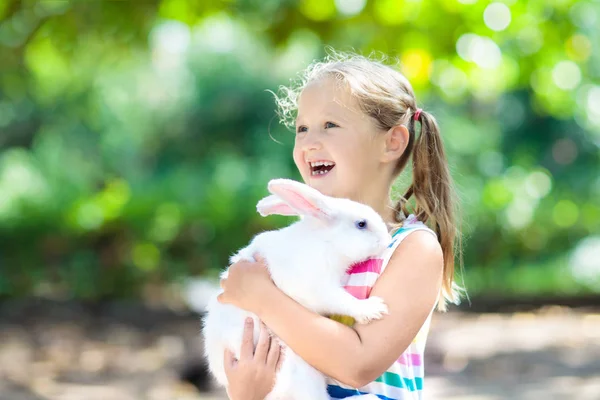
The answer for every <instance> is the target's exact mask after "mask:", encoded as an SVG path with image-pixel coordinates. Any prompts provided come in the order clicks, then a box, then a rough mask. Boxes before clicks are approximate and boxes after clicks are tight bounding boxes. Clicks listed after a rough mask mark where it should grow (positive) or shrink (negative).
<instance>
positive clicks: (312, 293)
mask: <svg viewBox="0 0 600 400" xmlns="http://www.w3.org/2000/svg"><path fill="white" fill-rule="evenodd" d="M268 189H269V192H271V193H272V195H271V196H268V197H265V198H264V199H262V200H261V201H260V202H259V203H258V204H257V210H258V211H259V213H260V214H261V215H262V216H266V215H270V214H278V215H299V216H300V217H301V219H300V221H297V222H295V223H294V224H292V225H290V226H288V227H285V228H282V229H279V230H274V231H267V232H263V233H261V234H259V235H257V236H256V237H254V239H253V240H252V242H251V243H250V244H249V246H247V247H245V248H243V249H242V250H240V251H239V252H238V253H237V254H235V255H234V256H232V257H231V259H230V261H231V263H235V262H237V261H238V260H241V259H245V260H254V259H253V254H254V253H259V254H261V255H262V256H263V257H264V258H265V259H266V261H267V264H268V268H269V272H270V274H271V277H272V279H273V281H274V283H275V284H276V285H277V287H278V288H279V289H281V290H282V291H283V292H284V293H286V294H287V295H288V296H290V297H291V298H293V299H294V300H295V301H297V302H298V303H300V304H302V305H303V306H304V307H306V308H308V309H310V310H312V311H314V312H317V313H319V314H323V315H331V314H341V315H349V316H352V317H353V318H354V319H355V320H356V321H357V322H358V323H367V322H369V321H370V320H374V319H379V318H381V317H382V315H383V314H387V306H386V305H385V304H384V302H383V300H382V299H381V298H378V297H370V298H368V299H364V300H359V299H357V298H355V297H354V296H352V295H351V294H349V293H348V292H347V291H346V290H345V289H344V288H343V287H342V278H343V276H344V273H345V272H346V270H348V268H350V267H351V266H352V265H353V264H355V263H357V262H360V261H364V260H367V259H369V258H372V257H376V256H377V255H379V254H381V253H382V252H383V251H384V249H385V248H386V246H387V245H388V244H389V243H390V240H391V237H390V235H389V233H388V230H387V227H386V225H385V223H384V222H383V220H382V218H381V217H380V216H379V214H377V213H376V212H375V211H374V210H373V209H372V208H370V207H368V206H366V205H364V204H360V203H357V202H354V201H351V200H348V199H339V198H333V197H329V196H325V195H323V194H321V193H320V192H319V191H317V190H316V189H313V188H311V187H309V186H307V185H305V184H302V183H299V182H296V181H291V180H287V179H274V180H271V181H270V182H269V184H268ZM226 276H227V271H225V272H223V274H222V277H226ZM219 293H221V292H219ZM217 295H218V294H217ZM246 317H252V318H253V319H254V345H256V343H257V341H258V334H259V320H258V318H257V317H256V316H255V315H254V314H252V313H249V312H246V311H243V310H241V309H239V308H237V307H234V306H231V305H225V304H221V303H219V302H218V301H217V300H216V296H215V297H214V298H212V299H211V301H210V303H209V305H208V307H207V314H206V316H205V317H204V327H203V335H204V345H205V354H206V356H207V359H208V364H209V369H210V371H211V372H212V374H213V375H214V376H215V378H216V379H217V381H218V382H219V383H220V384H221V385H223V386H226V385H227V378H226V376H225V370H224V365H223V354H224V351H225V348H228V349H230V350H231V351H232V352H233V353H234V355H235V356H236V357H237V358H239V356H240V349H241V343H242V333H243V329H244V319H245V318H246ZM282 344H283V343H282ZM283 345H284V344H283ZM284 349H285V350H284V352H285V353H284V357H285V358H284V360H283V362H282V365H281V369H280V370H279V372H278V374H277V378H276V383H275V386H274V388H273V390H272V391H271V393H269V395H268V396H267V400H278V399H293V400H296V399H297V400H300V399H301V400H306V399H311V400H320V399H323V400H325V399H327V400H328V399H329V396H328V394H327V388H326V381H325V377H324V376H323V375H322V374H321V373H320V372H319V371H317V370H316V369H314V368H313V367H311V366H310V365H308V364H307V363H306V362H305V361H304V360H302V359H301V358H300V357H299V356H297V355H296V354H294V353H293V351H291V349H290V348H289V347H285V345H284Z"/></svg>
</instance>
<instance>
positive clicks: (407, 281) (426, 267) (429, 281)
mask: <svg viewBox="0 0 600 400" xmlns="http://www.w3.org/2000/svg"><path fill="white" fill-rule="evenodd" d="M443 270H444V256H443V252H442V247H441V246H440V244H439V242H438V241H437V238H436V237H435V235H432V234H431V232H427V231H425V230H418V231H415V232H411V233H410V234H409V235H408V236H406V237H405V238H404V240H402V243H400V244H399V245H398V247H397V248H396V250H395V251H394V253H393V254H392V256H391V258H390V260H389V262H388V264H387V266H386V268H385V271H384V272H383V273H382V275H381V278H380V279H379V282H378V286H379V288H378V289H380V290H382V291H383V292H384V293H383V294H384V296H390V295H393V294H394V293H396V294H397V293H398V289H401V290H402V293H403V295H402V296H400V297H404V296H406V295H410V296H417V297H419V298H422V297H423V296H425V297H426V298H427V299H428V301H426V302H427V303H428V302H429V300H430V301H433V300H432V299H435V297H436V296H437V293H438V291H439V290H440V288H441V284H442V275H443V274H442V272H443ZM396 296H397V295H396ZM413 298H414V297H413Z"/></svg>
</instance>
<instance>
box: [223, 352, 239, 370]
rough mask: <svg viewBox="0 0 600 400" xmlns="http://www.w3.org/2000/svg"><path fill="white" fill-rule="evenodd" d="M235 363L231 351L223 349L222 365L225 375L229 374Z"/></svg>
mask: <svg viewBox="0 0 600 400" xmlns="http://www.w3.org/2000/svg"><path fill="white" fill-rule="evenodd" d="M236 363H237V360H236V359H235V356H234V355H233V353H232V352H231V350H229V349H225V352H224V353H223V365H224V366H225V373H226V374H227V373H229V371H231V369H232V368H233V367H234V366H235V364H236Z"/></svg>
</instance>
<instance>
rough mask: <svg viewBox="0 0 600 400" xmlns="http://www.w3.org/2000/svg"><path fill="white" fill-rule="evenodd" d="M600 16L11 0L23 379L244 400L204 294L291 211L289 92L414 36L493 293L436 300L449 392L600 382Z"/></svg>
mask: <svg viewBox="0 0 600 400" xmlns="http://www.w3.org/2000/svg"><path fill="white" fill-rule="evenodd" d="M599 26H600V2H599V1H597V0H588V1H584V0H582V1H573V0H551V1H547V0H530V1H517V0H505V1H493V2H490V1H484V0H369V1H367V0H262V1H259V0H227V1H225V0H223V1H195V0H162V1H161V0H140V1H137V0H130V1H84V0H81V1H77V0H71V1H67V0H37V1H33V0H30V1H27V0H0V148H1V152H0V235H1V236H0V299H1V301H0V398H2V399H5V398H6V399H10V400H13V399H24V400H34V399H35V400H39V399H52V400H54V399H96V398H98V399H106V398H112V399H117V400H120V399H152V400H154V399H209V398H214V399H221V398H223V397H222V396H223V395H222V392H221V391H219V390H209V391H206V387H205V385H203V384H201V381H202V378H201V376H202V371H201V368H199V367H198V360H199V359H200V358H201V352H202V344H201V343H200V342H199V340H200V339H199V336H198V332H199V320H198V315H197V313H195V312H194V310H195V311H198V310H199V309H201V306H202V303H203V301H205V298H206V296H208V295H210V293H211V290H212V289H211V286H210V284H209V283H207V282H210V279H214V278H215V277H216V276H217V274H218V272H219V270H220V268H222V267H224V266H225V265H226V262H227V259H228V256H229V255H230V254H231V253H232V252H233V251H235V250H236V249H238V248H240V247H242V246H243V245H245V244H246V243H247V242H248V241H249V239H250V238H251V237H252V235H254V234H256V233H257V232H260V231H262V230H265V229H270V228H274V227H279V226H282V225H283V224H286V223H288V222H289V220H287V219H279V218H276V217H275V218H271V217H270V218H262V217H260V216H259V215H258V214H257V213H256V211H255V203H256V201H257V200H258V199H260V198H261V197H263V196H264V195H265V194H266V188H265V186H266V182H267V181H268V180H269V179H271V178H275V177H288V178H294V179H300V176H299V174H298V173H297V171H295V168H294V165H293V160H292V158H291V146H292V142H293V134H292V133H290V132H289V131H288V130H286V129H285V128H284V127H283V126H282V125H280V124H279V121H278V117H277V115H276V113H275V102H274V99H273V95H272V94H271V93H270V92H269V91H277V88H278V87H279V85H285V84H289V83H290V80H291V79H296V78H297V76H298V75H297V74H298V73H299V72H300V71H301V70H302V69H303V68H305V67H306V66H307V65H308V64H309V63H310V62H311V61H312V60H314V59H316V58H320V57H323V56H324V55H325V50H326V46H327V45H330V46H333V47H334V48H336V49H338V50H354V51H356V52H359V53H362V54H369V53H371V52H373V51H376V52H381V53H384V54H387V55H389V56H391V57H394V58H396V59H397V60H398V61H399V68H400V69H401V71H402V72H403V73H404V74H405V75H406V76H407V77H408V78H409V80H410V81H411V82H412V84H413V86H414V88H415V90H416V93H417V98H418V103H419V105H420V106H421V107H422V108H424V109H425V110H427V111H428V112H431V113H432V114H433V115H434V116H436V118H437V119H438V121H439V123H440V125H441V130H442V136H443V138H444V142H445V145H446V148H447V150H448V153H449V157H450V163H451V169H452V172H453V176H454V178H455V180H456V185H457V189H458V192H459V194H460V197H461V207H462V218H461V221H462V230H463V233H464V271H463V272H462V273H461V275H460V277H459V282H461V283H464V285H465V286H466V288H467V291H468V294H469V296H470V301H464V302H463V304H462V305H461V306H460V307H455V308H454V309H453V310H452V311H451V312H450V313H448V314H446V315H436V316H435V317H434V322H433V328H432V333H431V335H430V342H429V343H430V344H429V345H428V346H429V347H428V352H429V353H428V362H427V364H426V374H427V380H426V387H427V385H428V383H427V382H430V383H429V389H428V390H429V391H430V394H431V396H430V397H431V398H444V399H469V400H475V399H484V400H487V399H504V398H512V399H540V398H558V397H559V396H562V397H560V398H577V399H597V398H600V361H599V360H600V345H599V343H600V340H599V339H600V312H599V311H598V310H599V308H598V307H599V305H600V29H599V28H598V27H599ZM407 179H408V175H407V176H406V177H405V178H404V180H403V181H402V182H400V183H399V185H398V188H399V190H402V189H403V188H404V187H405V185H406V183H407ZM192 279H193V281H192ZM190 282H194V283H193V285H192V286H191V285H190ZM190 288H192V289H193V290H190ZM189 293H194V294H195V296H196V297H194V298H193V299H190V298H189ZM181 378H184V379H183V380H182V379H181ZM185 378H187V380H188V381H190V382H192V383H195V384H196V385H198V386H200V388H201V389H202V390H203V391H198V390H197V389H196V387H194V386H193V385H192V384H191V383H189V382H188V383H185V382H184V381H185ZM553 396H556V397H553ZM565 396H566V397H565Z"/></svg>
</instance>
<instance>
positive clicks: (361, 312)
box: [352, 296, 388, 324]
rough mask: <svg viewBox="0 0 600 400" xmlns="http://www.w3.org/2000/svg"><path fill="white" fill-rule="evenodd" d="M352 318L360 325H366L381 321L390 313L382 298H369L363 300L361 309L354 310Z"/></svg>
mask: <svg viewBox="0 0 600 400" xmlns="http://www.w3.org/2000/svg"><path fill="white" fill-rule="evenodd" d="M353 311H354V312H353V314H354V315H352V317H354V319H355V320H356V322H358V323H359V324H366V323H369V322H370V321H372V320H375V319H381V317H383V315H385V314H387V313H388V308H387V306H386V305H385V303H384V302H383V299H382V298H381V297H376V296H374V297H369V298H368V299H364V300H361V301H360V303H359V308H357V309H355V310H353Z"/></svg>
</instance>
